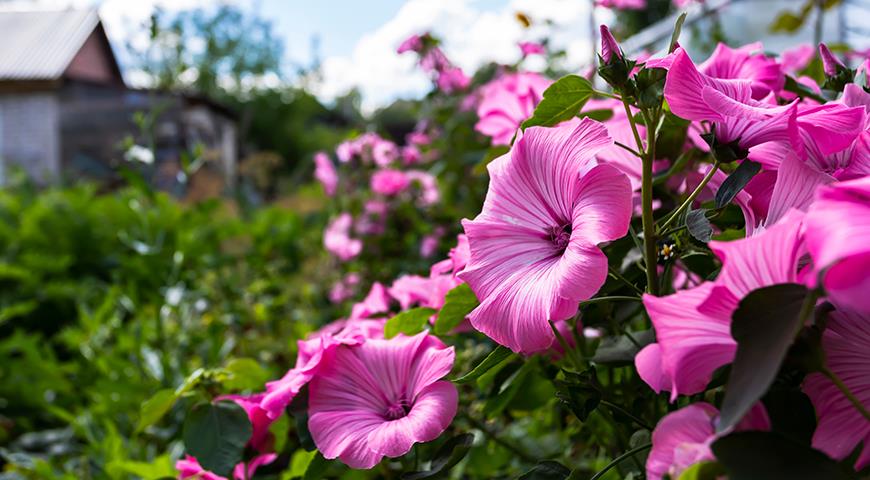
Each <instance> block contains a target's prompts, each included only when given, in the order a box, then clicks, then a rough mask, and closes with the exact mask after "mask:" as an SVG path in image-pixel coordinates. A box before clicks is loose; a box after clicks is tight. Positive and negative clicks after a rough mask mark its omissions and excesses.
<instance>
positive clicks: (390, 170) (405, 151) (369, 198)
mask: <svg viewBox="0 0 870 480" xmlns="http://www.w3.org/2000/svg"><path fill="white" fill-rule="evenodd" d="M429 144H430V138H429V135H428V134H426V133H425V132H423V131H415V132H412V133H410V134H409V135H408V136H407V138H406V144H405V145H404V146H399V145H397V144H396V143H394V142H392V141H390V140H387V139H384V138H382V137H380V136H379V135H377V134H375V133H365V134H363V135H360V136H358V137H356V138H353V139H351V140H347V141H345V142H343V143H341V144H339V145H338V146H337V147H336V149H335V156H336V158H337V160H338V166H339V168H336V164H334V163H333V161H332V160H331V159H330V157H329V155H328V154H327V153H325V152H319V153H317V154H316V155H315V156H314V163H315V171H314V177H315V178H316V179H317V180H318V181H319V182H320V183H321V184H322V185H323V190H324V192H325V193H326V195H327V196H329V197H332V196H335V195H337V192H339V191H343V192H345V191H353V192H357V193H367V192H370V193H369V194H368V195H366V198H365V201H364V203H363V205H362V211H360V212H359V213H358V214H357V215H353V214H352V213H351V212H347V211H344V212H341V213H340V214H339V215H337V216H336V217H334V218H333V219H332V220H331V221H330V223H329V225H328V226H327V228H326V229H325V230H324V233H323V245H324V247H325V248H326V250H327V251H328V252H330V253H331V254H332V255H334V256H335V257H336V258H337V259H338V260H340V261H343V262H346V261H349V260H352V259H354V258H356V257H358V256H359V255H360V254H361V253H362V252H363V247H364V241H363V238H362V237H366V236H372V235H380V234H382V233H383V232H384V225H385V223H386V220H387V215H388V214H389V212H390V209H391V202H396V201H403V198H400V197H402V196H403V195H404V196H405V197H407V199H413V200H414V201H415V202H416V204H417V205H418V206H420V207H424V208H425V207H430V206H432V205H435V204H436V203H438V201H439V200H440V198H441V194H440V191H439V189H438V182H437V179H436V178H435V176H433V175H432V174H430V173H429V172H426V171H424V170H420V169H418V168H409V167H415V166H419V165H421V164H423V163H426V162H429V161H431V160H432V158H433V157H434V156H435V155H436V154H437V152H435V151H434V150H432V149H430V148H428V145H429ZM343 166H346V170H347V172H346V173H344V174H340V173H339V171H340V170H341V169H342V167H343ZM360 172H366V174H367V175H366V176H365V177H363V176H361V175H360ZM360 181H363V182H365V183H363V184H357V183H359V182H360ZM355 182H356V183H355ZM413 187H416V191H417V193H416V194H411V193H408V192H410V191H411V190H412V189H413ZM347 283H348V282H345V283H337V284H335V285H334V286H333V291H334V292H335V294H334V295H333V297H334V298H335V299H337V301H340V300H342V299H344V298H347V297H348V296H349V295H346V294H343V293H344V292H350V291H351V289H350V288H345V287H350V286H351V285H349V284H347Z"/></svg>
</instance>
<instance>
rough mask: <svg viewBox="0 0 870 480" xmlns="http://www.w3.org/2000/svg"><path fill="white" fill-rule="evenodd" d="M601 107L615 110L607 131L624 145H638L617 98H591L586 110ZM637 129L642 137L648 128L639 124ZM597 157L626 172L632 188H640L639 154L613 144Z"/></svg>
mask: <svg viewBox="0 0 870 480" xmlns="http://www.w3.org/2000/svg"><path fill="white" fill-rule="evenodd" d="M599 109H600V110H611V111H612V112H613V117H611V118H610V120H607V121H606V122H605V123H604V125H606V126H607V132H608V133H609V134H610V137H611V138H612V139H613V140H614V141H616V142H619V143H622V144H623V145H629V146H631V147H636V144H635V143H636V142H635V140H634V133H633V132H632V130H631V124H630V123H629V121H628V116H626V114H625V110H624V109H623V108H622V105H620V104H619V103H618V101H616V100H591V101H589V102H588V104H587V107H586V109H585V110H599ZM637 129H638V133H639V134H640V135H641V138H645V137H644V136H645V135H646V128H645V127H644V126H643V125H637ZM596 157H597V158H598V160H599V161H602V162H605V163H609V164H611V165H613V166H614V167H616V168H618V169H619V170H620V171H622V172H623V173H625V174H626V175H627V176H628V179H629V181H630V182H631V189H632V190H639V189H640V183H641V174H642V164H641V161H640V158H638V157H637V155H635V154H633V153H631V152H629V151H627V150H625V149H624V148H622V147H620V146H618V145H616V144H613V145H611V146H610V147H607V148H605V149H603V150H602V151H601V152H600V153H599V154H598V155H597V156H596Z"/></svg>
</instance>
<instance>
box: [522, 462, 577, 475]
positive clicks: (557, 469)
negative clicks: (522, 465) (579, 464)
mask: <svg viewBox="0 0 870 480" xmlns="http://www.w3.org/2000/svg"><path fill="white" fill-rule="evenodd" d="M569 475H571V470H570V469H569V468H568V467H566V466H564V465H562V464H561V463H559V462H554V461H552V460H545V461H543V462H539V463H538V464H537V465H535V466H534V467H532V469H531V470H529V471H528V472H526V473H524V474H522V475H520V477H519V478H518V479H517V480H565V479H566V478H568V476H569Z"/></svg>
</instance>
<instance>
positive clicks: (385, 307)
mask: <svg viewBox="0 0 870 480" xmlns="http://www.w3.org/2000/svg"><path fill="white" fill-rule="evenodd" d="M389 311H390V295H389V293H388V292H387V289H386V288H384V286H383V284H381V282H375V283H373V284H372V288H371V290H369V294H368V295H366V298H365V300H363V301H362V302H359V303H357V304H356V305H354V306H353V308H352V309H351V313H350V318H353V319H359V318H368V317H370V316H372V315H374V314H376V313H387V312H389Z"/></svg>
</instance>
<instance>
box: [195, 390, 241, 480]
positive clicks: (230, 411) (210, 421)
mask: <svg viewBox="0 0 870 480" xmlns="http://www.w3.org/2000/svg"><path fill="white" fill-rule="evenodd" d="M252 433H253V427H252V426H251V422H250V420H248V414H247V413H246V412H245V409H243V408H242V407H240V406H239V405H238V404H236V403H235V402H231V401H221V402H217V403H200V404H198V405H196V406H194V407H193V409H191V411H190V412H189V413H188V415H187V418H185V420H184V427H183V433H182V437H183V439H184V449H185V451H186V452H187V453H189V454H190V455H193V456H194V457H196V459H197V461H199V464H200V465H202V468H204V469H206V470H210V471H212V472H214V473H216V474H218V475H221V476H224V477H228V476H229V475H230V473H231V472H232V470H233V467H235V465H236V464H237V463H239V461H241V459H242V454H243V453H244V450H245V444H247V443H248V440H249V439H250V438H251V434H252Z"/></svg>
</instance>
